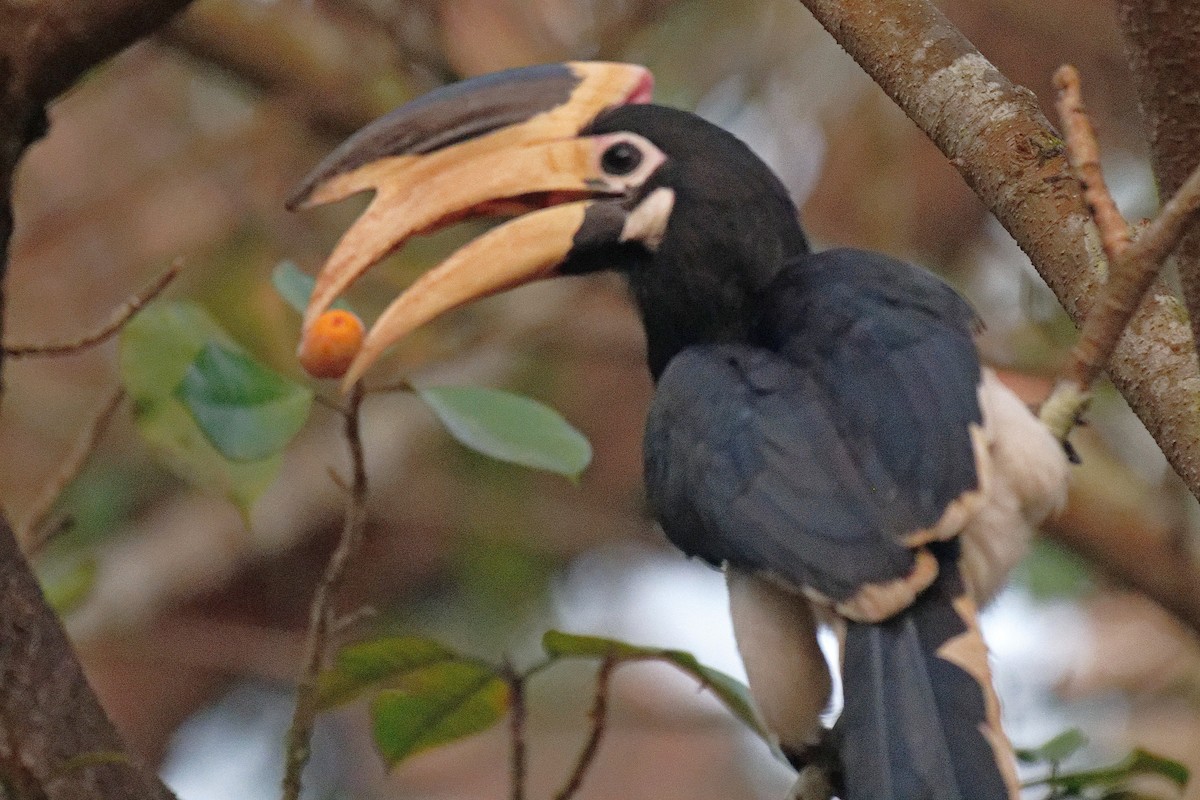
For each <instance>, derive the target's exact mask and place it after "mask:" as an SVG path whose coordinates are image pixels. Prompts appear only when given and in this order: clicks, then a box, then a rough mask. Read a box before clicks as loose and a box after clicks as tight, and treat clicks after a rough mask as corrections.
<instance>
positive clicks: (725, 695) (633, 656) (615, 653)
mask: <svg viewBox="0 0 1200 800" xmlns="http://www.w3.org/2000/svg"><path fill="white" fill-rule="evenodd" d="M542 647H543V648H544V649H545V651H546V653H547V654H548V655H550V656H551V657H552V658H568V657H580V656H583V657H591V658H616V659H618V660H621V661H665V662H666V663H668V664H671V665H673V666H674V667H676V668H677V669H679V670H680V671H682V672H684V673H686V674H688V675H690V676H692V677H693V678H695V679H696V680H697V681H699V682H700V684H701V685H702V686H703V687H704V688H706V689H708V690H709V691H710V692H712V693H713V694H714V695H716V697H717V699H718V700H720V701H721V702H722V703H723V704H724V705H725V707H726V708H727V709H729V711H730V712H732V713H733V715H734V716H735V717H737V718H738V719H739V720H741V721H742V722H743V723H745V724H746V726H747V727H749V728H750V729H751V730H752V731H754V732H755V733H756V734H758V735H759V736H760V737H762V738H763V740H764V741H766V742H767V743H770V742H771V737H770V734H768V733H767V731H766V730H765V729H764V728H763V727H762V724H761V723H760V722H759V719H758V714H757V713H756V712H755V711H754V701H753V700H752V699H751V697H750V690H749V688H747V686H746V685H745V684H744V683H742V682H741V681H739V680H737V679H736V678H734V677H732V676H731V675H727V674H726V673H724V672H721V671H720V670H716V669H713V668H712V667H706V666H704V665H703V664H701V663H700V662H699V661H698V660H697V659H696V657H695V656H694V655H692V654H691V653H688V652H686V651H684V650H666V649H661V648H655V647H642V646H640V645H635V644H630V643H629V642H622V641H620V640H618V639H609V638H606V637H603V636H584V635H580V634H574V633H563V632H562V631H547V632H546V633H545V635H544V636H543V637H542Z"/></svg>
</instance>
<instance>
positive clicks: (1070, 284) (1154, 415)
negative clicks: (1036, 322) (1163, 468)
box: [802, 0, 1200, 497]
mask: <svg viewBox="0 0 1200 800" xmlns="http://www.w3.org/2000/svg"><path fill="white" fill-rule="evenodd" d="M802 2H803V3H804V5H805V6H807V7H808V9H809V10H810V11H811V12H812V13H813V15H814V16H815V17H816V18H817V19H818V20H819V21H820V22H821V24H822V25H824V26H825V28H826V29H827V30H828V31H829V32H830V33H831V34H832V35H833V37H834V38H835V39H836V40H837V41H838V43H839V44H841V45H842V47H844V48H845V49H846V50H847V52H849V53H850V55H851V56H853V57H854V59H855V60H856V61H857V62H858V63H859V65H861V66H862V68H863V69H864V70H866V72H867V73H868V74H869V75H870V76H871V77H872V78H873V79H874V80H875V82H876V83H878V84H879V85H880V86H881V87H882V88H883V90H884V91H885V92H886V93H887V94H888V95H889V96H890V97H891V98H892V100H893V101H895V102H896V103H897V105H899V106H900V107H901V108H902V109H903V110H904V111H905V112H906V113H907V114H908V115H909V117H910V118H911V119H912V120H913V121H914V122H915V123H916V124H917V126H918V127H920V128H921V129H922V130H923V131H924V132H925V133H926V134H927V135H928V136H929V137H930V139H932V140H933V142H934V143H935V144H936V145H937V146H938V147H939V148H940V149H941V150H942V152H943V153H945V155H946V156H947V157H948V158H949V159H950V160H951V162H952V163H953V164H954V165H955V166H956V167H957V168H958V170H959V172H960V173H961V174H962V175H963V178H964V179H965V180H966V181H967V183H968V184H969V185H970V186H971V188H972V189H973V190H974V192H975V193H976V194H977V195H978V196H979V198H980V199H981V200H982V201H983V202H984V204H985V205H986V206H987V207H988V209H989V210H991V212H992V213H993V214H994V215H995V216H996V218H997V219H998V220H999V221H1000V223H1001V224H1002V225H1004V227H1005V229H1007V230H1008V232H1009V233H1010V234H1012V236H1013V238H1014V239H1016V241H1017V243H1018V244H1019V245H1020V246H1021V248H1022V249H1023V250H1024V251H1025V252H1026V253H1027V254H1028V255H1029V257H1030V259H1032V261H1033V264H1034V266H1035V267H1036V268H1037V270H1038V272H1039V273H1040V274H1041V276H1042V278H1043V279H1044V280H1045V281H1046V283H1047V284H1049V286H1050V288H1051V289H1052V290H1053V291H1054V293H1055V295H1056V296H1057V297H1058V299H1059V301H1060V302H1061V303H1062V305H1063V307H1064V308H1065V309H1066V310H1067V313H1068V314H1069V315H1070V316H1071V318H1072V319H1073V320H1074V321H1075V323H1076V324H1077V325H1078V324H1081V323H1082V321H1083V319H1084V317H1085V316H1086V314H1087V312H1088V309H1089V308H1090V307H1091V305H1092V303H1093V301H1094V298H1095V296H1096V294H1097V289H1098V287H1099V285H1100V283H1101V282H1102V281H1103V279H1104V276H1103V275H1102V274H1100V270H1099V268H1098V266H1097V264H1098V252H1099V247H1100V243H1099V239H1098V237H1097V235H1096V233H1095V228H1094V226H1093V224H1092V222H1091V220H1090V218H1089V217H1088V215H1087V213H1086V210H1085V208H1084V205H1083V200H1082V198H1081V196H1080V192H1079V188H1078V185H1077V184H1076V182H1075V180H1074V179H1073V178H1072V177H1071V172H1070V167H1069V165H1068V164H1067V160H1066V158H1065V155H1064V152H1063V147H1062V142H1061V139H1060V138H1059V136H1058V134H1057V133H1056V132H1055V131H1054V129H1053V128H1051V126H1050V124H1049V122H1047V120H1046V118H1045V117H1044V116H1043V114H1042V112H1041V110H1040V108H1039V107H1038V104H1037V101H1036V99H1035V98H1034V96H1033V94H1032V93H1031V92H1029V91H1028V90H1027V89H1023V88H1021V87H1018V86H1015V85H1013V84H1012V83H1011V82H1010V81H1009V80H1008V79H1007V78H1005V77H1004V76H1003V75H1002V74H1000V72H999V71H998V70H997V69H996V68H995V67H994V66H992V65H991V64H990V63H989V62H988V61H987V59H985V58H984V57H983V55H981V54H980V53H979V51H978V50H976V49H975V47H974V46H973V45H972V44H971V43H970V42H969V41H968V40H967V39H966V37H964V36H963V35H962V34H961V33H960V32H959V31H958V30H957V29H956V28H955V27H954V26H953V25H952V24H951V23H950V21H949V20H947V19H946V18H945V16H943V15H942V14H941V12H939V11H938V10H937V9H936V8H934V7H933V6H932V5H931V4H930V3H928V2H926V1H925V0H802ZM1131 4H1132V3H1131ZM1197 74H1200V72H1198V73H1197ZM1193 141H1194V140H1193ZM1181 180H1182V178H1181ZM1183 319H1184V312H1183V309H1182V308H1180V306H1179V304H1178V302H1177V301H1176V300H1175V299H1174V298H1173V297H1172V296H1171V294H1170V292H1169V291H1168V290H1167V289H1166V288H1165V287H1164V286H1162V284H1161V283H1156V284H1155V285H1154V286H1153V287H1151V289H1150V292H1149V295H1148V296H1147V298H1146V300H1145V302H1143V304H1142V306H1141V308H1140V309H1139V311H1138V313H1137V314H1136V315H1135V316H1134V318H1133V320H1132V322H1131V323H1130V326H1129V328H1128V330H1126V332H1125V334H1124V336H1122V338H1121V341H1120V344H1119V345H1118V346H1117V349H1116V352H1115V353H1114V354H1113V357H1112V359H1111V360H1110V361H1109V362H1108V373H1109V376H1110V377H1111V378H1112V380H1113V383H1114V384H1115V385H1116V386H1117V388H1118V389H1119V390H1120V391H1121V393H1122V394H1123V395H1124V396H1125V399H1126V400H1127V401H1128V402H1129V405H1130V406H1131V407H1132V408H1133V410H1134V412H1135V413H1136V414H1137V415H1138V417H1139V418H1141V420H1142V422H1143V423H1144V424H1145V425H1146V428H1147V429H1148V430H1149V431H1150V433H1151V435H1152V436H1153V437H1154V439H1155V441H1157V442H1158V445H1159V447H1161V448H1162V451H1163V453H1164V454H1165V455H1166V457H1167V460H1168V461H1169V462H1170V463H1171V466H1172V467H1173V468H1174V469H1175V471H1176V472H1177V473H1179V475H1180V477H1182V478H1183V480H1184V482H1185V483H1186V484H1187V486H1188V488H1189V489H1190V490H1191V492H1192V493H1193V494H1195V495H1197V496H1198V497H1200V403H1198V402H1197V400H1198V398H1200V370H1198V369H1197V364H1196V351H1195V348H1194V346H1193V344H1192V336H1191V332H1190V331H1189V330H1188V327H1187V324H1186V323H1185V322H1184V321H1183Z"/></svg>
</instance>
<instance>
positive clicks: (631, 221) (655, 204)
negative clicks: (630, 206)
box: [621, 186, 675, 252]
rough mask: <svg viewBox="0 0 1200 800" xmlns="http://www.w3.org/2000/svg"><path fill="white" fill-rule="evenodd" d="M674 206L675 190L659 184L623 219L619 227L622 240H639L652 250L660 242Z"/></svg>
mask: <svg viewBox="0 0 1200 800" xmlns="http://www.w3.org/2000/svg"><path fill="white" fill-rule="evenodd" d="M674 207H675V191H674V190H673V189H668V188H667V187H665V186H660V187H658V188H657V189H655V190H654V191H653V192H651V193H650V194H648V195H647V196H646V199H645V200H643V201H642V202H640V203H638V206H637V208H635V209H634V210H633V211H632V213H630V215H629V216H628V217H627V218H626V219H625V227H623V228H622V229H621V241H622V242H633V241H637V242H641V243H642V244H644V245H645V246H646V249H647V250H650V251H651V252H654V251H655V250H657V249H658V246H659V245H660V244H662V240H663V236H664V235H666V232H667V221H668V220H669V219H670V218H671V209H673V208H674Z"/></svg>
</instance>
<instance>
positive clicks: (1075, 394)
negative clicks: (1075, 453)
mask: <svg viewBox="0 0 1200 800" xmlns="http://www.w3.org/2000/svg"><path fill="white" fill-rule="evenodd" d="M1054 81H1055V85H1056V86H1057V87H1058V89H1059V92H1060V94H1059V101H1058V109H1059V113H1060V114H1061V116H1062V123H1063V128H1064V129H1065V130H1066V132H1067V133H1066V135H1067V150H1068V156H1069V159H1070V162H1071V166H1072V167H1073V168H1074V170H1075V175H1076V178H1077V180H1078V181H1079V184H1080V186H1081V188H1082V189H1083V196H1084V201H1085V203H1086V205H1087V208H1088V212H1089V213H1090V214H1091V215H1092V219H1093V220H1094V221H1095V223H1096V227H1097V228H1098V229H1099V231H1100V240H1101V244H1102V246H1103V249H1104V253H1105V256H1106V258H1107V260H1108V281H1107V283H1105V285H1104V287H1103V288H1102V289H1101V291H1100V294H1099V296H1098V297H1097V299H1096V302H1095V304H1094V305H1093V306H1092V309H1091V311H1090V312H1089V313H1088V316H1087V319H1086V320H1084V323H1083V330H1082V331H1081V332H1080V334H1079V340H1078V342H1076V344H1075V347H1074V348H1073V349H1072V350H1071V355H1070V358H1069V360H1068V363H1067V366H1066V368H1065V369H1064V370H1063V376H1064V377H1063V380H1062V381H1060V382H1059V384H1058V386H1056V387H1055V390H1054V393H1053V394H1052V395H1051V397H1050V399H1048V400H1047V401H1046V403H1045V404H1044V406H1043V408H1042V411H1041V418H1042V420H1043V422H1045V423H1046V425H1047V426H1048V427H1049V428H1050V430H1051V431H1052V432H1053V433H1054V434H1055V435H1056V436H1058V438H1059V439H1060V440H1063V441H1065V440H1066V436H1067V434H1068V433H1070V431H1071V428H1072V427H1073V426H1074V425H1075V423H1076V421H1077V419H1078V417H1079V415H1080V414H1081V413H1082V410H1083V408H1084V407H1085V406H1086V405H1087V402H1088V400H1089V396H1090V391H1091V385H1092V383H1093V381H1095V379H1096V376H1097V375H1099V373H1100V370H1102V369H1103V368H1104V366H1105V365H1106V364H1107V363H1108V361H1109V359H1110V358H1111V357H1112V354H1113V351H1114V350H1115V349H1116V346H1117V342H1118V340H1120V338H1121V334H1122V333H1124V331H1125V329H1126V328H1127V327H1128V326H1129V321H1130V320H1131V319H1132V318H1133V315H1134V313H1135V312H1136V311H1137V309H1138V306H1139V305H1141V302H1142V298H1143V296H1145V294H1146V292H1147V291H1148V290H1149V289H1150V286H1151V285H1152V284H1153V283H1154V279H1155V278H1156V277H1158V273H1159V272H1160V270H1161V269H1162V264H1163V262H1164V261H1165V260H1166V258H1167V256H1169V255H1170V254H1171V251H1173V250H1174V249H1175V247H1176V246H1177V245H1178V244H1179V240H1180V239H1181V238H1182V236H1183V234H1184V232H1185V231H1186V230H1187V224H1188V222H1189V221H1190V220H1191V219H1192V218H1193V215H1194V213H1195V212H1196V210H1197V208H1200V169H1198V170H1196V171H1193V173H1192V174H1191V175H1190V176H1189V177H1188V179H1187V180H1186V181H1185V182H1184V184H1183V185H1182V186H1181V187H1180V189H1179V191H1178V192H1176V193H1175V195H1174V196H1173V197H1172V198H1171V199H1170V200H1168V201H1167V203H1166V204H1165V205H1164V206H1163V207H1162V209H1161V210H1160V212H1159V214H1158V216H1157V217H1155V219H1154V220H1153V221H1151V222H1150V224H1149V225H1147V226H1146V227H1145V228H1143V229H1142V230H1141V232H1140V233H1139V234H1138V236H1137V238H1135V239H1132V240H1131V239H1130V233H1129V225H1128V223H1127V222H1126V221H1125V219H1124V218H1123V217H1122V216H1121V214H1120V212H1119V211H1118V210H1117V206H1116V203H1114V202H1113V199H1112V195H1111V194H1109V191H1108V187H1107V186H1106V185H1105V183H1104V176H1103V174H1102V172H1101V169H1100V163H1099V145H1098V144H1097V142H1096V136H1095V132H1094V131H1093V129H1092V125H1091V122H1090V121H1089V120H1088V117H1087V113H1086V112H1085V111H1084V107H1083V99H1082V90H1081V88H1080V79H1079V73H1078V72H1077V71H1076V70H1075V68H1074V67H1071V66H1064V67H1062V68H1060V69H1059V70H1058V72H1057V73H1055V76H1054Z"/></svg>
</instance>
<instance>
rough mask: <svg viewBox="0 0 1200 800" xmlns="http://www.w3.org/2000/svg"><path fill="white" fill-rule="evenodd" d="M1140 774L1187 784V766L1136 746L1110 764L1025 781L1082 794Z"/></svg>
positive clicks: (1029, 784)
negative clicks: (1118, 760)
mask: <svg viewBox="0 0 1200 800" xmlns="http://www.w3.org/2000/svg"><path fill="white" fill-rule="evenodd" d="M1142 775H1156V776H1158V777H1160V778H1166V779H1167V780H1169V781H1171V782H1172V783H1174V784H1175V785H1176V786H1178V787H1179V788H1180V789H1184V788H1186V787H1187V783H1188V768H1187V767H1185V766H1184V765H1183V764H1180V763H1179V762H1178V761H1173V760H1171V759H1169V758H1163V757H1162V756H1158V755H1155V754H1154V753H1150V752H1148V751H1146V750H1142V749H1140V748H1139V749H1137V750H1134V751H1133V752H1132V753H1130V754H1129V756H1128V757H1127V758H1126V759H1125V760H1124V761H1122V762H1120V763H1119V764H1115V765H1113V766H1111V767H1102V768H1100V769H1091V770H1083V771H1080V772H1070V773H1062V774H1053V775H1049V776H1048V777H1045V778H1039V779H1037V780H1033V781H1028V782H1026V783H1025V784H1024V785H1025V786H1026V787H1029V786H1050V787H1053V788H1055V789H1058V790H1059V791H1061V792H1063V793H1066V794H1067V795H1072V794H1082V793H1083V792H1084V790H1086V789H1096V788H1104V787H1110V786H1116V785H1118V784H1121V783H1124V782H1125V781H1128V780H1130V779H1131V778H1136V777H1139V776H1142Z"/></svg>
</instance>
